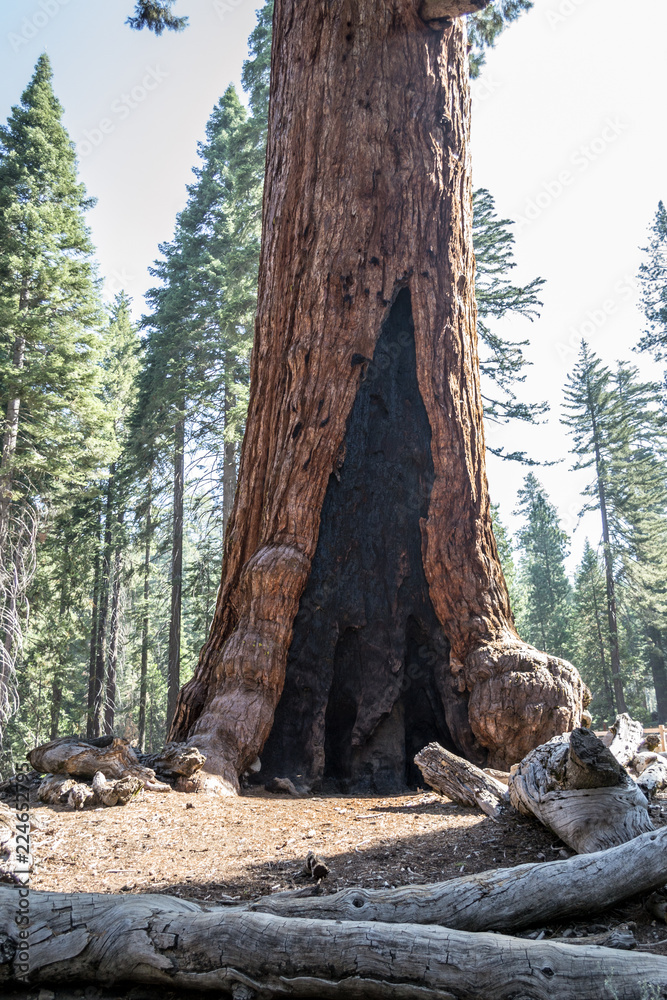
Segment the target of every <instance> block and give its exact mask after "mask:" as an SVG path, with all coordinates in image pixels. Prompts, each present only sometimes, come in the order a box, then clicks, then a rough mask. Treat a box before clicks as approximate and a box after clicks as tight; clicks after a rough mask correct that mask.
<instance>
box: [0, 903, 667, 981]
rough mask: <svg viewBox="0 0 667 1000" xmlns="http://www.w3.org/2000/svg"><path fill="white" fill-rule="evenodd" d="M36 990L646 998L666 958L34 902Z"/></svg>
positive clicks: (171, 909)
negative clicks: (136, 987) (67, 985)
mask: <svg viewBox="0 0 667 1000" xmlns="http://www.w3.org/2000/svg"><path fill="white" fill-rule="evenodd" d="M18 892H19V890H18V889H11V888H6V889H3V888H0V942H1V943H2V947H0V983H4V984H8V983H10V982H11V981H12V979H14V978H15V977H16V976H17V975H19V974H20V957H21V955H22V954H25V950H24V949H22V948H21V945H22V941H21V939H20V937H19V935H20V928H19V927H18V926H17V924H16V912H17V903H18V898H19V897H18ZM30 917H31V925H30V935H31V946H30V948H29V968H30V972H29V976H28V982H29V983H30V984H31V985H38V984H40V983H46V984H48V985H49V986H51V987H52V986H54V985H56V984H59V983H64V982H74V981H78V982H79V983H86V982H88V983H97V984H107V985H112V984H118V983H121V982H128V981H129V982H132V983H135V984H136V983H144V984H147V983H153V984H155V985H157V986H160V987H161V988H163V989H164V988H165V987H178V988H181V989H190V990H204V991H209V992H212V991H215V990H218V991H220V992H222V993H224V994H225V995H227V996H228V995H230V994H232V995H234V994H236V995H238V991H239V989H240V988H241V987H245V989H246V990H248V991H250V992H249V993H248V994H246V995H249V996H253V994H255V995H257V996H258V997H264V998H270V997H286V996H290V997H313V996H317V997H318V998H321V1000H326V998H328V997H331V998H336V997H345V998H357V1000H361V998H363V1000H372V998H382V1000H387V998H395V1000H473V998H479V997H485V998H486V997H489V998H490V997H493V998H494V1000H495V998H498V1000H501V998H508V997H526V998H527V997H530V998H532V1000H581V998H582V997H586V1000H612V998H616V1000H640V997H642V996H646V995H650V993H648V992H647V991H648V990H650V989H652V990H653V991H654V995H657V996H664V995H667V958H662V957H660V956H654V955H649V954H642V953H637V952H635V953H633V954H628V953H626V952H617V951H614V950H612V949H606V948H586V947H582V946H573V945H567V944H551V943H549V942H548V941H529V940H525V939H518V938H511V937H506V936H502V935H495V934H485V933H481V934H471V933H469V932H466V931H456V930H450V929H447V928H444V927H432V926H430V927H425V926H418V925H413V924H382V923H367V922H362V921H350V922H337V921H329V920H286V919H285V918H283V917H275V916H272V915H270V914H265V913H251V912H248V911H240V912H239V911H234V910H230V909H226V908H222V909H217V910H216V909H213V908H211V907H205V906H200V905H197V904H195V903H191V902H186V901H184V900H181V899H170V898H169V897H166V896H128V895H125V896H121V897H119V896H109V895H95V894H91V895H65V894H57V893H39V892H33V893H31V894H30Z"/></svg>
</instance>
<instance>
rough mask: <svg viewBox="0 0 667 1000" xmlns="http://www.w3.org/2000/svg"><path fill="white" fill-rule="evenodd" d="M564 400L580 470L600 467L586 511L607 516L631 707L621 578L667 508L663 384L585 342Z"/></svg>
mask: <svg viewBox="0 0 667 1000" xmlns="http://www.w3.org/2000/svg"><path fill="white" fill-rule="evenodd" d="M565 399H566V402H565V404H564V408H565V410H566V415H565V416H564V418H563V422H564V423H565V424H566V426H567V427H568V428H569V430H570V433H571V435H572V439H573V451H574V453H575V455H577V456H578V460H577V462H576V463H575V465H574V468H575V469H591V470H592V472H593V476H592V478H591V481H590V482H589V484H588V485H587V487H586V489H585V491H584V495H585V496H586V498H587V499H586V502H585V504H584V506H583V507H582V514H583V513H584V512H586V511H597V512H598V513H599V515H600V521H601V529H602V552H603V557H604V566H605V588H606V613H607V629H608V635H609V642H610V661H611V675H612V679H613V686H614V700H615V704H616V708H617V710H618V711H619V712H624V711H626V710H627V706H626V698H625V692H624V682H623V673H624V672H625V674H626V677H627V678H631V677H632V676H633V674H634V673H636V671H635V670H634V669H631V663H632V657H630V658H629V659H628V661H627V662H626V669H625V671H622V670H621V648H620V638H619V613H618V600H617V584H618V578H619V577H620V578H621V579H622V582H624V583H627V579H628V572H629V571H632V572H634V571H635V570H636V568H637V566H638V564H639V563H640V562H642V561H645V559H646V554H645V548H644V547H645V544H646V542H647V541H648V540H649V539H650V536H651V531H649V530H648V525H649V522H651V521H653V522H655V519H656V518H660V517H661V516H662V515H663V513H664V510H665V506H664V498H665V492H664V477H665V476H664V466H663V462H662V459H661V457H660V456H659V454H658V452H659V451H660V449H662V447H663V444H662V442H664V433H665V430H664V417H663V416H662V414H661V412H660V408H659V403H660V400H659V388H658V386H656V385H655V384H653V383H645V382H642V381H640V379H639V377H638V373H637V371H636V370H635V369H634V368H632V367H630V366H627V365H622V364H621V365H619V366H618V368H617V370H616V372H615V373H612V372H611V371H610V370H609V369H608V368H606V367H605V366H604V365H602V363H601V362H600V361H599V359H598V358H596V357H595V355H593V354H592V353H591V351H590V350H589V348H588V346H587V344H585V343H582V348H581V353H580V357H579V360H578V362H577V365H576V366H575V369H574V371H573V373H572V374H571V375H570V376H569V379H568V384H567V388H566V390H565ZM642 552H644V554H643V555H642ZM628 636H630V633H628ZM634 683H635V686H636V682H634Z"/></svg>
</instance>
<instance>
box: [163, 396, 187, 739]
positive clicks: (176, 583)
mask: <svg viewBox="0 0 667 1000" xmlns="http://www.w3.org/2000/svg"><path fill="white" fill-rule="evenodd" d="M184 480H185V406H184V405H183V407H182V410H181V417H180V418H179V420H177V422H176V425H175V427H174V515H173V527H172V546H171V617H170V620H169V665H168V670H167V732H168V731H169V727H170V726H171V722H172V719H173V717H174V712H175V711H176V701H177V698H178V690H179V687H180V684H181V603H182V595H183V490H184Z"/></svg>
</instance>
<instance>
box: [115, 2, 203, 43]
mask: <svg viewBox="0 0 667 1000" xmlns="http://www.w3.org/2000/svg"><path fill="white" fill-rule="evenodd" d="M174 2H175V0H137V4H136V6H135V9H134V17H128V18H127V21H126V22H125V23H126V24H129V25H130V27H131V28H134V29H135V30H136V31H141V29H142V28H148V30H149V31H153V32H155V34H156V35H161V34H162V32H163V31H164V30H165V28H167V29H169V30H170V31H183V29H184V28H186V27H187V24H188V18H187V17H177V16H176V15H175V14H174V13H173V10H172V8H173V6H174Z"/></svg>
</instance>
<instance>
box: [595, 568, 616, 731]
mask: <svg viewBox="0 0 667 1000" xmlns="http://www.w3.org/2000/svg"><path fill="white" fill-rule="evenodd" d="M591 596H592V598H593V612H594V614H595V630H596V632H597V637H598V644H599V647H600V669H601V670H602V681H603V683H604V688H605V692H606V694H607V698H608V699H609V707H610V708H611V712H612V715H614V714H616V703H615V701H614V692H613V690H612V686H611V685H610V683H609V676H608V671H607V657H606V656H605V651H604V639H603V637H602V624H601V622H600V610H599V608H598V599H597V595H596V593H595V583H594V582H593V581H591Z"/></svg>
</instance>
